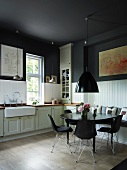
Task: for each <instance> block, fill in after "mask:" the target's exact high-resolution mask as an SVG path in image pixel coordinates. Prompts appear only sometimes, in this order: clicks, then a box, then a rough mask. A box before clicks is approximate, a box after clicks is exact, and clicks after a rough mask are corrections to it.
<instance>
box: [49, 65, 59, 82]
mask: <svg viewBox="0 0 127 170" xmlns="http://www.w3.org/2000/svg"><path fill="white" fill-rule="evenodd" d="M52 74H53V64H52ZM56 79H57V77H56V76H55V75H51V79H50V80H49V83H56V81H57V80H56Z"/></svg>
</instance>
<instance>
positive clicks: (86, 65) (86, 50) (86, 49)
mask: <svg viewBox="0 0 127 170" xmlns="http://www.w3.org/2000/svg"><path fill="white" fill-rule="evenodd" d="M85 20H86V48H85V62H86V63H84V66H85V67H84V68H85V71H88V17H86V18H85Z"/></svg>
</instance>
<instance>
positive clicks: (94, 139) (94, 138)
mask: <svg viewBox="0 0 127 170" xmlns="http://www.w3.org/2000/svg"><path fill="white" fill-rule="evenodd" d="M95 141H96V137H93V152H94V153H95Z"/></svg>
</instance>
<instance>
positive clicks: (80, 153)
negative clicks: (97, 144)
mask: <svg viewBox="0 0 127 170" xmlns="http://www.w3.org/2000/svg"><path fill="white" fill-rule="evenodd" d="M79 145H80V146H79V150H78V158H77V160H76V162H77V163H78V161H79V159H80V157H81V155H82V153H83V151H84V149H85V147H86V146H88V148H89V150H90V152H91V155H92V158H93V162H94V163H96V161H95V158H94V154H93V150H92V149H91V146H92V142H91V140H90V141H88V140H87V141H86V144H83V140H80V142H79ZM83 145H84V147H83ZM82 147H83V148H82ZM81 148H82V150H81Z"/></svg>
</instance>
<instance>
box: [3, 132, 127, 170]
mask: <svg viewBox="0 0 127 170" xmlns="http://www.w3.org/2000/svg"><path fill="white" fill-rule="evenodd" d="M54 137H55V134H54V133H53V132H50V133H45V134H40V135H36V136H31V137H27V138H22V139H17V140H12V141H8V142H2V143H0V170H110V169H111V168H112V167H114V166H115V165H116V164H118V163H119V162H121V161H122V160H124V159H125V158H127V145H122V144H117V146H116V148H115V149H116V155H115V156H114V155H113V154H112V152H111V150H110V147H108V148H107V145H106V143H104V144H103V146H102V147H101V148H100V149H99V150H97V153H96V154H95V159H96V161H97V163H93V160H92V157H91V154H90V152H89V150H87V149H86V151H85V152H84V154H83V155H82V157H81V161H80V162H79V163H76V162H75V160H76V156H75V154H74V153H70V152H69V150H68V149H67V147H66V145H65V143H63V142H62V141H61V142H60V144H58V146H57V147H56V149H55V150H54V153H51V152H50V151H51V148H52V144H53V142H54ZM61 144H62V145H61ZM98 144H99V142H97V145H98ZM71 149H72V151H74V149H75V146H73V147H72V148H71Z"/></svg>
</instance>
